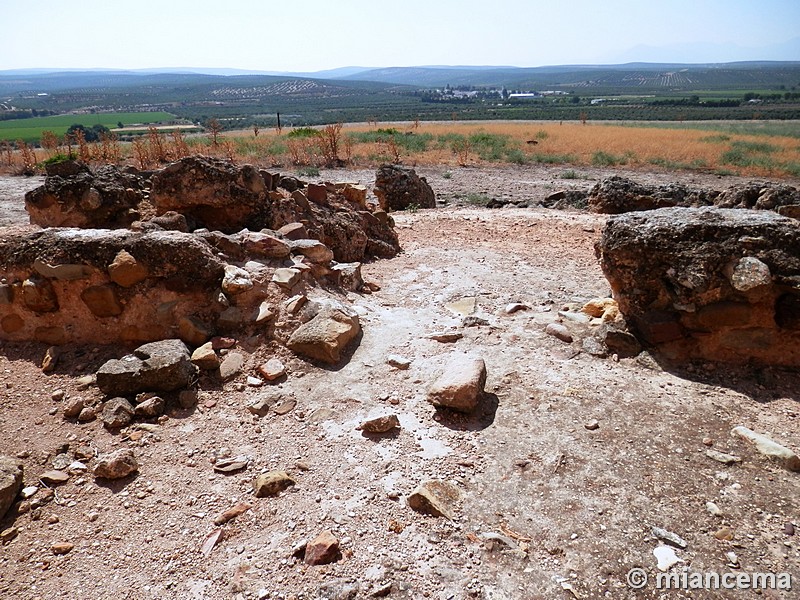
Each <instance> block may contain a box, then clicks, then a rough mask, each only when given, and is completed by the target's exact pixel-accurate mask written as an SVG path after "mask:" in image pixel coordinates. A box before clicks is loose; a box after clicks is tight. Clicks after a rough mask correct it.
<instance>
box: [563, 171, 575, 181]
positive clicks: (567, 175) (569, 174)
mask: <svg viewBox="0 0 800 600" xmlns="http://www.w3.org/2000/svg"><path fill="white" fill-rule="evenodd" d="M561 179H578V174H577V173H576V172H575V171H573V170H569V171H564V172H563V173H562V174H561Z"/></svg>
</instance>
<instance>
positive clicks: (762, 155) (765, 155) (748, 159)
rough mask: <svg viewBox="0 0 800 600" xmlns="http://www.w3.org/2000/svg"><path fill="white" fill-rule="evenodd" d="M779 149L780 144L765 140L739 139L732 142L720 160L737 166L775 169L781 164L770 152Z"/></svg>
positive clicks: (725, 163)
mask: <svg viewBox="0 0 800 600" xmlns="http://www.w3.org/2000/svg"><path fill="white" fill-rule="evenodd" d="M778 150H780V148H779V147H778V146H774V145H772V144H767V143H764V142H749V141H744V140H737V141H735V142H732V143H731V145H730V148H729V149H728V150H726V151H725V152H723V153H722V156H721V157H720V162H722V164H724V165H733V166H735V167H761V168H764V169H770V170H773V169H776V168H778V167H779V166H780V165H779V163H778V162H777V161H775V160H774V159H773V158H772V157H771V156H770V154H772V153H773V152H777V151H778Z"/></svg>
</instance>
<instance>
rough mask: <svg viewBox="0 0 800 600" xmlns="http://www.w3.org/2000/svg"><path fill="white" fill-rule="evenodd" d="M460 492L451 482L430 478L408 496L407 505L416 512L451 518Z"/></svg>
mask: <svg viewBox="0 0 800 600" xmlns="http://www.w3.org/2000/svg"><path fill="white" fill-rule="evenodd" d="M459 497H460V493H459V491H458V488H457V487H455V486H454V485H453V484H452V483H448V482H447V481H441V480H438V479H431V480H429V481H425V482H423V483H421V484H420V485H419V486H418V487H417V488H416V489H415V490H414V491H413V492H412V493H411V495H410V496H409V497H408V499H407V500H406V502H407V503H408V506H410V507H411V508H412V509H414V510H415V511H417V512H421V513H425V514H428V515H433V516H434V517H446V518H447V519H452V518H453V516H454V515H455V504H456V502H458V499H459Z"/></svg>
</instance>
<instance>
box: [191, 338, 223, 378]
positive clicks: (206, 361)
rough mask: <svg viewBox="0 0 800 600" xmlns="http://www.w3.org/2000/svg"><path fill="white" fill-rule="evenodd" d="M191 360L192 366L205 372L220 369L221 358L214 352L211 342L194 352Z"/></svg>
mask: <svg viewBox="0 0 800 600" xmlns="http://www.w3.org/2000/svg"><path fill="white" fill-rule="evenodd" d="M191 360H192V364H194V365H195V366H196V367H197V368H199V369H203V370H204V371H213V370H214V369H216V368H217V367H219V357H218V356H217V353H216V352H214V347H213V344H212V343H211V342H206V343H205V344H203V345H202V346H199V347H198V348H196V349H195V351H194V352H192V358H191Z"/></svg>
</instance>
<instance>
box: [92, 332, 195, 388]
mask: <svg viewBox="0 0 800 600" xmlns="http://www.w3.org/2000/svg"><path fill="white" fill-rule="evenodd" d="M197 372H198V370H197V367H196V366H195V365H194V364H192V360H191V354H190V353H189V349H188V348H187V347H186V344H184V343H183V342H182V341H181V340H162V341H160V342H151V343H149V344H144V345H143V346H139V347H138V348H137V349H136V350H135V351H134V353H133V354H129V355H127V356H123V357H122V358H121V359H118V360H117V359H114V360H110V361H108V362H107V363H105V364H104V365H103V366H102V367H100V370H99V371H97V387H99V388H100V390H101V391H102V392H104V393H105V394H107V395H109V396H131V395H133V394H138V393H139V392H171V391H174V390H180V389H184V388H187V387H189V386H190V385H191V384H192V383H193V382H194V380H195V379H196V377H197Z"/></svg>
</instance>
